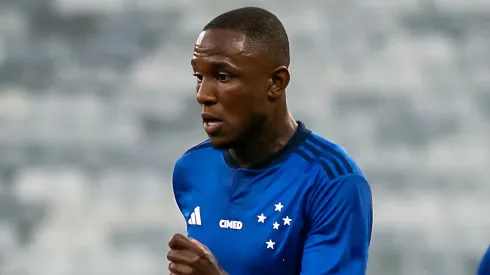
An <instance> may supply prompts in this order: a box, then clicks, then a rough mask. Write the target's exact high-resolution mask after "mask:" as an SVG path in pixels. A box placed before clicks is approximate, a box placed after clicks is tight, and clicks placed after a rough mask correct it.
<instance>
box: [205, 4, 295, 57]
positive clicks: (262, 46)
mask: <svg viewBox="0 0 490 275" xmlns="http://www.w3.org/2000/svg"><path fill="white" fill-rule="evenodd" d="M210 29H224V30H231V31H235V32H238V33H242V34H243V35H245V36H246V38H247V42H246V43H248V45H247V46H250V47H254V49H255V50H259V51H263V52H265V53H266V54H267V55H268V56H270V57H272V58H273V59H274V60H273V61H274V62H275V63H277V64H274V65H275V66H289V62H290V56H289V38H288V35H287V33H286V29H285V28H284V25H283V24H282V22H281V21H280V20H279V18H277V16H276V15H274V14H273V13H272V12H270V11H267V10H265V9H262V8H257V7H244V8H239V9H235V10H231V11H228V12H225V13H223V14H221V15H218V16H217V17H216V18H214V19H213V20H211V22H209V23H208V24H207V25H206V26H205V27H204V28H203V31H205V30H210Z"/></svg>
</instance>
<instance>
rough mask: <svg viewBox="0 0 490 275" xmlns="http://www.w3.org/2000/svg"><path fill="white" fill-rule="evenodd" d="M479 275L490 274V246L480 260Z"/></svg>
mask: <svg viewBox="0 0 490 275" xmlns="http://www.w3.org/2000/svg"><path fill="white" fill-rule="evenodd" d="M477 274H478V275H488V274H490V246H489V247H488V249H487V252H486V253H485V255H483V258H482V260H481V262H480V266H479V267H478V272H477Z"/></svg>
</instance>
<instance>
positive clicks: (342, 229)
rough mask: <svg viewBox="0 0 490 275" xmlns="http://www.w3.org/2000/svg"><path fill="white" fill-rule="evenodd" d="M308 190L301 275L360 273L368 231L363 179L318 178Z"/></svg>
mask: <svg viewBox="0 0 490 275" xmlns="http://www.w3.org/2000/svg"><path fill="white" fill-rule="evenodd" d="M320 181H321V182H316V183H315V187H314V188H313V189H312V190H311V192H310V193H309V198H308V207H307V215H308V227H309V232H308V235H307V240H306V244H305V246H304V251H303V259H302V271H301V274H302V275H331V274H337V275H343V274H345V275H364V274H366V268H367V261H368V250H369V244H370V240H371V231H372V219H373V217H372V196H371V189H370V187H369V185H368V183H367V181H366V179H365V178H364V177H362V176H360V175H346V176H343V177H340V178H338V179H336V180H334V181H328V180H327V179H321V180H320Z"/></svg>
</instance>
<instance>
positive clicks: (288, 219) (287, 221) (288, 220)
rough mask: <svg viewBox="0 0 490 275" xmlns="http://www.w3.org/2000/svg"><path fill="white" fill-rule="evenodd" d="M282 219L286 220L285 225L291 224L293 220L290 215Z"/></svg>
mask: <svg viewBox="0 0 490 275" xmlns="http://www.w3.org/2000/svg"><path fill="white" fill-rule="evenodd" d="M282 220H283V221H284V225H291V221H292V220H291V219H290V218H289V217H288V216H286V217H285V218H283V219H282Z"/></svg>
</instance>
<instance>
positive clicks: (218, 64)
mask: <svg viewBox="0 0 490 275" xmlns="http://www.w3.org/2000/svg"><path fill="white" fill-rule="evenodd" d="M206 63H208V66H209V67H211V68H212V69H213V70H216V71H219V70H226V69H231V68H233V66H232V65H230V64H229V63H227V62H224V61H208V62H206ZM191 66H192V67H194V66H196V59H192V60H191Z"/></svg>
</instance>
